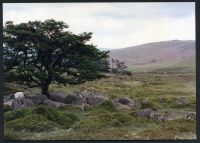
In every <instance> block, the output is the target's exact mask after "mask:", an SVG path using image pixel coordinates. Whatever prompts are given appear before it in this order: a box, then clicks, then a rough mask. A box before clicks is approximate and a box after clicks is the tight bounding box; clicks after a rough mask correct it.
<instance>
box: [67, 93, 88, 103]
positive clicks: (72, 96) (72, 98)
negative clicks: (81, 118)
mask: <svg viewBox="0 0 200 143" xmlns="http://www.w3.org/2000/svg"><path fill="white" fill-rule="evenodd" d="M65 103H66V104H73V105H82V104H85V103H87V102H86V99H85V97H83V96H82V95H81V94H79V93H77V92H72V93H69V94H68V95H67V96H66V98H65Z"/></svg>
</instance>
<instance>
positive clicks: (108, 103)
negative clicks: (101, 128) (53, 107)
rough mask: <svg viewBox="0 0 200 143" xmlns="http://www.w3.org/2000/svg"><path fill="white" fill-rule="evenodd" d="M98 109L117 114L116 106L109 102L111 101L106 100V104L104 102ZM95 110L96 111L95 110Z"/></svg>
mask: <svg viewBox="0 0 200 143" xmlns="http://www.w3.org/2000/svg"><path fill="white" fill-rule="evenodd" d="M98 108H103V109H106V110H108V111H111V112H115V111H116V108H115V106H114V105H113V103H112V101H109V100H106V101H104V102H102V103H101V104H100V105H99V106H98ZM94 110H95V109H94Z"/></svg>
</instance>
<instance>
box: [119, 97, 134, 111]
mask: <svg viewBox="0 0 200 143" xmlns="http://www.w3.org/2000/svg"><path fill="white" fill-rule="evenodd" d="M118 102H119V103H121V104H122V105H126V106H129V107H130V108H134V107H137V104H136V103H135V101H133V100H132V99H131V98H129V97H126V96H125V97H122V98H120V99H119V100H118Z"/></svg>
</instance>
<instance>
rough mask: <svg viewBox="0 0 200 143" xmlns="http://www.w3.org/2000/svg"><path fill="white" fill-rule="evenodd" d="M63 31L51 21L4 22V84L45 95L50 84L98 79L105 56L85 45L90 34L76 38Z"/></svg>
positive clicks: (104, 68)
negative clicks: (10, 82)
mask: <svg viewBox="0 0 200 143" xmlns="http://www.w3.org/2000/svg"><path fill="white" fill-rule="evenodd" d="M67 28H68V25H67V24H65V23H64V22H63V21H55V20H53V19H49V20H45V21H44V22H41V21H29V22H27V23H20V24H14V23H13V22H12V21H8V22H6V24H5V26H4V28H3V43H4V44H3V45H4V51H3V52H4V56H3V61H4V73H5V79H6V81H15V82H17V83H20V84H21V85H26V86H28V87H36V86H39V87H41V89H42V93H43V94H46V95H48V94H49V93H48V87H49V85H50V84H51V83H52V82H53V81H56V82H58V83H62V84H64V85H65V84H79V83H82V82H85V81H86V80H93V79H95V78H98V77H100V76H101V72H102V71H105V70H106V68H108V66H107V62H105V60H106V59H107V58H108V52H107V51H100V50H98V49H97V48H96V46H94V45H93V44H88V41H89V40H90V39H91V37H92V33H91V32H89V33H86V32H84V33H82V34H78V35H76V34H73V33H72V32H70V31H67ZM102 61H104V62H102ZM99 62H100V63H101V64H99ZM102 67H103V68H102Z"/></svg>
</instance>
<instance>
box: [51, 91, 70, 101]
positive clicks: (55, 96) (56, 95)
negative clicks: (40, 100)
mask: <svg viewBox="0 0 200 143" xmlns="http://www.w3.org/2000/svg"><path fill="white" fill-rule="evenodd" d="M49 96H50V99H51V100H53V101H55V102H61V103H65V98H66V94H65V93H63V92H53V93H51V94H50V95H49Z"/></svg>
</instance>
